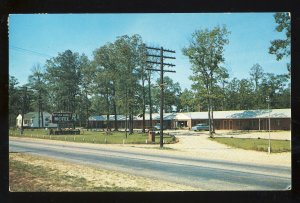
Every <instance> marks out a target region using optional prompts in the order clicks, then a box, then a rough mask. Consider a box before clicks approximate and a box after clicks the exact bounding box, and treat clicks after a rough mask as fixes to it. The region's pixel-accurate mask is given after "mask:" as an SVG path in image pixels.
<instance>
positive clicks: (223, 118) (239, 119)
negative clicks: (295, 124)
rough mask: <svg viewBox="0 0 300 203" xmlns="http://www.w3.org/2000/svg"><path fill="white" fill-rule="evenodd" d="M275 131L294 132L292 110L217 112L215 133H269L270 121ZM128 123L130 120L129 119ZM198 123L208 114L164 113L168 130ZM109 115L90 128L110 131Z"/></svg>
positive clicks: (94, 119) (137, 123)
mask: <svg viewBox="0 0 300 203" xmlns="http://www.w3.org/2000/svg"><path fill="white" fill-rule="evenodd" d="M269 116H270V123H271V130H290V129H291V109H270V110H266V109H264V110H237V111H214V125H215V129H217V130H221V129H227V130H268V129H269V122H268V119H269ZM114 117H115V116H114V115H110V116H109V123H110V124H109V126H110V127H113V126H114V120H115V118H114ZM117 118H118V119H117V120H118V121H117V122H118V127H119V128H125V123H126V117H125V116H124V115H118V116H117ZM127 120H128V118H127ZM142 120H143V118H142V117H141V116H134V117H133V126H134V128H136V129H141V128H142V125H143V124H142V122H143V121H142ZM145 121H146V128H147V127H148V126H150V115H149V114H145ZM159 122H160V115H159V114H158V113H153V114H152V126H153V125H155V124H157V123H159ZM198 123H208V113H207V112H181V113H164V126H166V127H167V128H168V129H175V128H177V127H186V128H191V127H192V126H194V125H196V124H198ZM106 126H107V117H106V115H100V116H91V117H89V127H90V128H106Z"/></svg>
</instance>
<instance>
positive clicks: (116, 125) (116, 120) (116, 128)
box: [113, 85, 118, 131]
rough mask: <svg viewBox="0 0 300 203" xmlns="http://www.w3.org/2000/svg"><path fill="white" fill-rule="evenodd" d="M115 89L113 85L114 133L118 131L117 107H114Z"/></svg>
mask: <svg viewBox="0 0 300 203" xmlns="http://www.w3.org/2000/svg"><path fill="white" fill-rule="evenodd" d="M115 97H116V89H115V86H114V85H113V108H114V114H115V123H114V125H115V127H114V128H115V129H114V131H118V117H117V105H116V98H115Z"/></svg>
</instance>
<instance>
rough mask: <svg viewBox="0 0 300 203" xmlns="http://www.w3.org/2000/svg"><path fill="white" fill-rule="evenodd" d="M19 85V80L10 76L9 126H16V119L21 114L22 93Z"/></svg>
mask: <svg viewBox="0 0 300 203" xmlns="http://www.w3.org/2000/svg"><path fill="white" fill-rule="evenodd" d="M18 84H19V82H18V79H17V78H15V77H14V76H9V87H8V94H9V95H8V98H9V99H8V101H9V105H8V113H9V126H10V127H12V126H16V118H17V116H18V114H19V113H20V106H21V100H20V98H21V92H20V91H19V90H18V87H17V85H18Z"/></svg>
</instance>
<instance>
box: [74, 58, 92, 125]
mask: <svg viewBox="0 0 300 203" xmlns="http://www.w3.org/2000/svg"><path fill="white" fill-rule="evenodd" d="M80 63H81V64H80V74H81V83H80V93H79V96H78V102H77V103H78V104H79V105H80V107H81V108H80V109H78V110H77V111H78V114H79V121H80V123H81V125H82V123H84V126H85V127H86V128H88V127H89V126H88V119H89V117H90V114H91V101H90V99H89V98H90V97H91V96H92V94H93V90H94V87H95V85H94V79H95V66H93V65H92V63H91V61H90V60H89V59H88V57H87V56H86V55H84V54H83V55H81V56H80Z"/></svg>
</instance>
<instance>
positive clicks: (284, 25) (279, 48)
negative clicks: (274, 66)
mask: <svg viewBox="0 0 300 203" xmlns="http://www.w3.org/2000/svg"><path fill="white" fill-rule="evenodd" d="M274 18H275V22H276V23H277V27H276V31H277V32H284V33H285V38H284V39H276V40H273V41H271V46H270V48H269V53H270V54H274V55H275V56H276V59H277V60H278V61H279V60H281V59H282V58H283V57H289V56H290V55H291V17H290V13H276V14H275V15H274ZM290 68H291V65H290V63H288V64H287V69H288V71H289V74H290V71H291V69H290Z"/></svg>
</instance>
